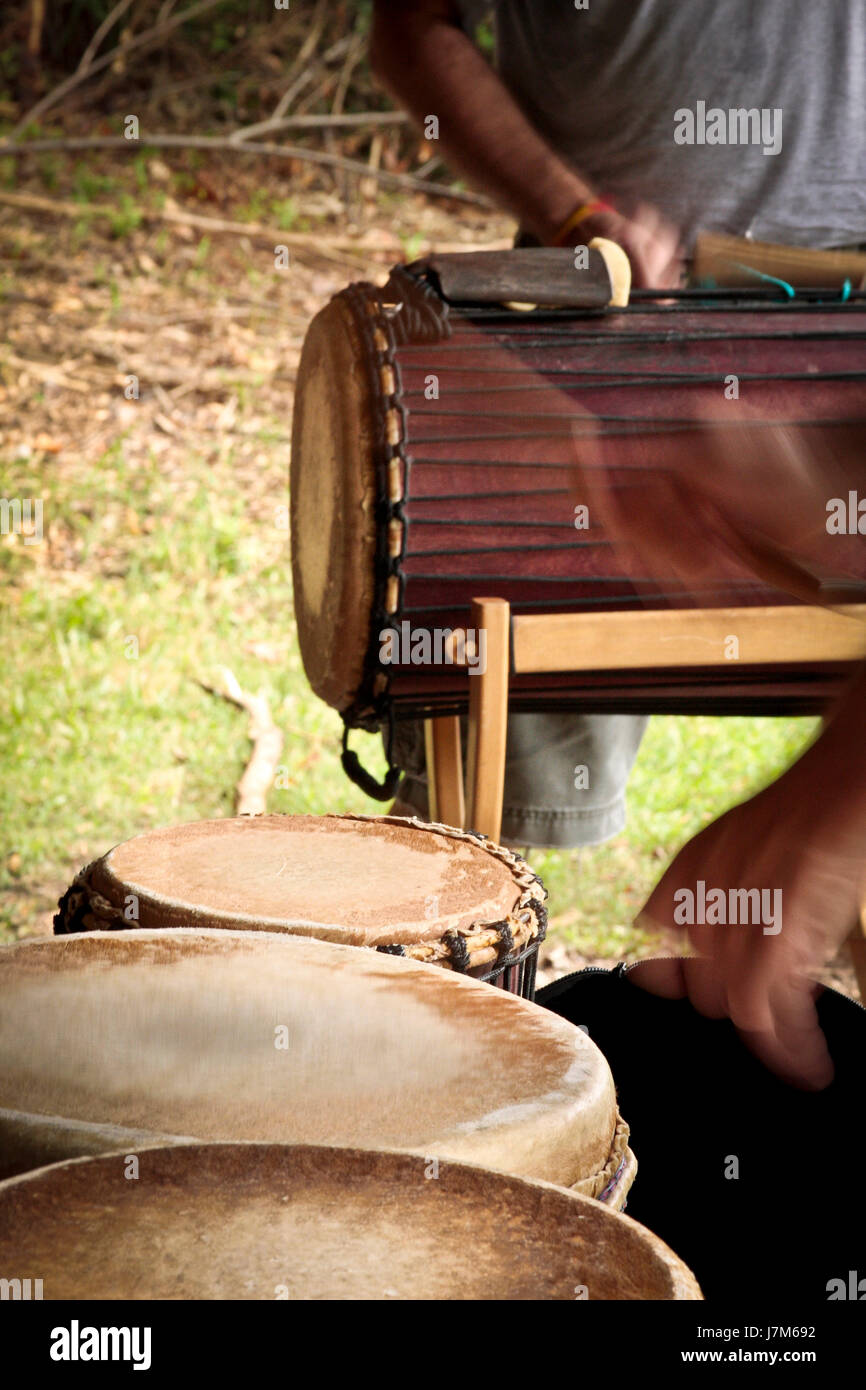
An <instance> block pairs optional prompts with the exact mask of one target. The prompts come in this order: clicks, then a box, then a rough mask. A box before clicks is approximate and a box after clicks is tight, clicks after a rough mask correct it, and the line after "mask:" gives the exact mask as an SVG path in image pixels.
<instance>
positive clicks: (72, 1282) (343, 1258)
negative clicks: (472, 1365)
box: [0, 1144, 701, 1300]
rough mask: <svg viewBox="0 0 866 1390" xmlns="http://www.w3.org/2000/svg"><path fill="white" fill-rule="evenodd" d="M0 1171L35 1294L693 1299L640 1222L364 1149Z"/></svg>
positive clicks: (679, 1270)
mask: <svg viewBox="0 0 866 1390" xmlns="http://www.w3.org/2000/svg"><path fill="white" fill-rule="evenodd" d="M137 1161H138V1172H137V1175H136V1177H135V1178H134V1179H132V1178H131V1177H130V1173H129V1164H128V1163H127V1162H126V1161H125V1159H124V1157H123V1156H122V1155H115V1156H113V1157H101V1158H95V1159H85V1160H79V1161H78V1162H71V1163H61V1164H57V1165H55V1166H53V1167H50V1168H43V1169H41V1170H40V1171H39V1172H37V1173H33V1174H28V1175H26V1176H24V1177H19V1178H16V1179H13V1180H11V1181H8V1182H4V1183H0V1248H2V1250H3V1253H4V1259H5V1260H6V1262H7V1267H8V1268H10V1269H16V1270H26V1271H29V1270H32V1271H38V1277H39V1278H40V1279H41V1280H42V1296H43V1297H44V1298H46V1299H223V1300H225V1299H299V1300H310V1299H327V1300H345V1299H375V1300H387V1299H431V1300H432V1299H437V1300H438V1299H479V1300H481V1299H483V1300H488V1299H526V1300H535V1299H561V1300H574V1299H588V1300H594V1299H656V1300H662V1299H664V1300H673V1299H699V1298H700V1297H701V1294H700V1290H699V1288H698V1286H697V1284H696V1282H695V1280H694V1278H693V1276H692V1275H691V1273H690V1272H689V1270H688V1269H686V1267H685V1265H683V1264H682V1263H681V1262H680V1261H679V1260H678V1259H677V1257H676V1256H675V1255H674V1254H673V1253H672V1252H671V1251H670V1250H669V1249H668V1248H667V1246H665V1245H663V1244H662V1242H661V1241H660V1240H658V1239H657V1238H656V1237H655V1236H654V1235H652V1234H651V1233H650V1232H649V1231H647V1230H645V1229H644V1228H643V1227H642V1226H639V1225H638V1224H637V1223H636V1222H634V1221H630V1220H629V1218H628V1217H626V1216H621V1215H619V1214H618V1213H616V1212H611V1211H608V1210H606V1209H605V1208H604V1207H602V1206H600V1205H599V1204H598V1203H597V1202H592V1201H590V1200H589V1199H587V1198H585V1197H579V1196H576V1195H574V1194H572V1193H568V1192H563V1191H562V1190H561V1189H559V1188H555V1187H551V1186H549V1185H548V1184H546V1183H539V1182H527V1181H525V1180H520V1179H517V1178H512V1177H506V1176H504V1175H502V1174H497V1173H489V1172H487V1171H485V1170H484V1169H481V1168H476V1167H470V1166H468V1165H466V1164H461V1163H442V1164H439V1165H438V1167H435V1168H434V1166H433V1165H432V1164H431V1163H429V1162H426V1161H425V1160H424V1159H423V1158H417V1157H412V1156H410V1155H407V1154H391V1153H375V1152H369V1151H367V1152H364V1151H360V1150H357V1149H354V1150H353V1149H339V1148H315V1147H307V1146H298V1147H290V1146H281V1145H276V1144H252V1145H244V1144H213V1145H207V1144H206V1145H192V1146H180V1147H174V1148H154V1149H144V1150H142V1151H141V1152H140V1153H139V1154H138V1155H137Z"/></svg>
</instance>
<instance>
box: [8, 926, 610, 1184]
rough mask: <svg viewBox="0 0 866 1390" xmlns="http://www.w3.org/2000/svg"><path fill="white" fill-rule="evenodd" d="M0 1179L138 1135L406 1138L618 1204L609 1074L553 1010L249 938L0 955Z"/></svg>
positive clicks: (262, 936) (86, 941)
mask: <svg viewBox="0 0 866 1390" xmlns="http://www.w3.org/2000/svg"><path fill="white" fill-rule="evenodd" d="M0 1056H2V1058H3V1068H2V1071H0V1173H2V1175H8V1174H11V1173H15V1172H21V1171H23V1170H24V1169H26V1168H32V1167H36V1166H37V1165H39V1164H42V1163H48V1162H52V1161H55V1160H57V1159H61V1158H68V1157H71V1156H73V1155H82V1154H95V1153H100V1152H105V1151H116V1150H120V1151H123V1152H134V1151H135V1150H136V1149H137V1148H138V1147H139V1146H141V1145H142V1144H145V1143H148V1142H150V1143H153V1142H155V1141H159V1142H162V1141H165V1140H166V1139H167V1140H173V1141H175V1142H177V1141H182V1140H190V1139H200V1140H258V1141H267V1142H278V1143H305V1144H345V1145H353V1146H358V1147H364V1148H371V1149H401V1150H411V1151H413V1152H415V1153H417V1154H420V1155H422V1156H425V1157H428V1158H437V1157H441V1158H447V1159H454V1160H461V1161H462V1160H465V1161H467V1162H470V1163H479V1164H484V1165H486V1166H487V1167H490V1168H495V1169H503V1170H505V1171H507V1172H510V1173H513V1174H516V1175H518V1176H520V1177H526V1178H540V1179H543V1180H545V1181H549V1182H554V1183H558V1184H561V1185H562V1186H565V1187H574V1188H576V1189H577V1190H579V1191H580V1192H582V1193H585V1194H586V1195H588V1196H590V1197H597V1198H600V1199H601V1200H603V1201H606V1202H609V1203H610V1204H612V1205H621V1204H622V1202H623V1201H624V1199H625V1195H626V1193H627V1191H628V1188H629V1186H630V1184H631V1181H632V1178H633V1176H634V1171H635V1161H634V1158H633V1156H632V1154H631V1151H630V1150H629V1148H628V1128H627V1126H626V1125H625V1124H624V1123H623V1121H622V1120H621V1119H620V1117H619V1115H618V1113H617V1107H616V1096H615V1092H614V1083H613V1078H612V1076H611V1073H610V1069H609V1067H608V1065H607V1062H606V1061H605V1059H604V1057H603V1056H602V1054H601V1052H599V1050H598V1048H597V1047H596V1046H595V1044H594V1043H592V1042H591V1041H590V1040H589V1039H588V1038H587V1037H586V1035H585V1034H584V1033H583V1032H582V1031H581V1030H580V1029H579V1028H575V1027H574V1026H573V1025H572V1024H571V1023H566V1022H564V1021H563V1020H561V1019H558V1018H556V1017H555V1016H554V1015H553V1014H549V1013H547V1012H546V1011H545V1010H542V1009H539V1008H537V1007H536V1005H534V1004H530V1003H528V1002H527V1001H525V1000H523V999H518V998H516V997H514V996H512V995H509V994H507V993H505V992H504V991H501V990H492V989H490V988H489V987H488V986H486V985H483V984H480V983H478V982H476V981H474V980H470V979H467V978H466V977H465V976H459V975H454V974H449V973H448V972H446V971H444V970H438V969H436V968H435V967H433V966H429V965H423V964H421V963H420V962H417V961H413V960H400V959H397V958H395V957H393V956H389V955H380V954H377V953H376V952H373V951H359V950H355V949H352V948H349V947H345V946H335V945H332V944H330V943H328V942H325V941H309V940H301V939H299V938H297V937H293V936H288V935H284V936H279V935H276V934H272V933H264V932H227V931H187V932H172V931H161V932H160V931H157V932H153V931H139V932H113V933H111V932H109V933H106V932H92V933H88V934H86V935H82V936H69V937H64V938H62V939H57V938H54V939H49V940H44V941H27V942H21V943H19V944H17V945H14V946H9V947H5V948H4V949H3V950H0Z"/></svg>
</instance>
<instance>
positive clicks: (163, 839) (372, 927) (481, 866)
mask: <svg viewBox="0 0 866 1390" xmlns="http://www.w3.org/2000/svg"><path fill="white" fill-rule="evenodd" d="M545 897H546V894H545V891H544V887H543V885H542V884H541V881H540V880H539V879H538V878H537V876H536V875H535V874H534V873H533V872H532V871H531V869H529V867H528V866H527V864H526V863H525V861H524V860H523V859H522V858H521V857H520V856H519V855H517V854H515V853H513V852H512V851H511V850H508V849H505V848H503V847H502V846H500V845H495V844H493V843H492V842H491V841H484V842H482V841H480V840H479V839H478V837H476V836H474V835H472V834H470V833H469V832H467V831H460V830H453V829H451V828H449V827H445V826H436V825H426V824H422V823H421V822H420V821H411V820H404V819H401V818H398V817H385V816H380V817H368V816H351V815H345V816H288V815H270V816H267V815H266V816H254V817H250V816H238V817H233V818H230V819H225V820H213V821H197V822H194V823H192V824H189V825H178V826H168V827H165V828H163V829H160V830H151V831H147V832H146V833H145V834H143V835H138V836H136V837H135V839H132V840H127V841H126V842H125V843H123V844H120V845H117V846H116V847H115V848H114V849H113V850H111V851H110V852H109V853H108V854H106V855H105V856H104V857H103V858H102V859H99V860H97V861H96V862H95V863H94V864H91V865H89V866H88V867H87V868H86V869H85V870H83V871H82V873H81V874H80V875H79V876H78V878H77V879H76V880H75V882H74V884H73V885H72V887H71V888H70V890H69V891H68V892H67V893H66V894H65V895H64V898H63V899H62V900H61V904H60V910H59V912H58V915H57V918H56V919H55V925H56V929H57V931H58V934H60V933H64V932H75V931H82V930H85V931H86V930H92V929H97V930H99V929H107V930H124V929H127V928H134V927H137V926H141V927H153V928H164V927H178V928H189V927H207V928H211V927H226V928H229V929H230V930H234V931H276V932H288V933H291V934H292V935H296V936H314V937H319V938H320V939H322V940H324V941H334V942H337V943H339V944H341V945H345V946H369V947H382V948H387V949H388V950H390V951H394V952H395V953H398V954H406V955H410V956H412V957H413V958H415V959H419V960H424V961H428V962H430V963H431V964H437V965H443V966H445V967H447V968H450V969H455V970H463V971H466V970H472V971H477V972H480V971H481V970H483V969H485V968H487V969H489V968H490V967H492V966H495V965H496V963H497V961H498V960H500V959H504V958H506V957H507V956H508V954H509V952H513V951H514V950H515V949H517V950H519V949H520V948H523V947H526V946H528V945H531V943H532V942H533V941H540V940H541V938H542V937H543V935H544V929H545V926H546V915H545V911H544V906H543V903H544V899H545Z"/></svg>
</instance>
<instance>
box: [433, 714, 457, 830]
mask: <svg viewBox="0 0 866 1390" xmlns="http://www.w3.org/2000/svg"><path fill="white" fill-rule="evenodd" d="M424 749H425V752H426V755H427V796H428V801H429V814H430V819H431V820H432V821H438V822H439V823H440V825H453V826H454V827H455V829H457V830H462V829H463V828H464V826H465V824H466V805H465V802H464V799H463V759H462V756H461V747H460V716H459V715H457V714H455V715H449V716H446V717H445V718H443V719H425V720H424Z"/></svg>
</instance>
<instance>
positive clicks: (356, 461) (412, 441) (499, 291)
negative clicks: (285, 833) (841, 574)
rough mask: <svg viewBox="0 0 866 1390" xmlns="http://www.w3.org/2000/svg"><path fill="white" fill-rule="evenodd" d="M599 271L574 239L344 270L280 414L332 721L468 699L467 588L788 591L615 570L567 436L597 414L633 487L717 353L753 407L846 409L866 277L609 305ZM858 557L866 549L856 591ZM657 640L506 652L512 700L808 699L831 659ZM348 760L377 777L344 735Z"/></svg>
mask: <svg viewBox="0 0 866 1390" xmlns="http://www.w3.org/2000/svg"><path fill="white" fill-rule="evenodd" d="M765 278H766V277H765ZM611 292H612V291H611V277H610V275H609V273H608V270H607V268H606V266H605V264H604V261H603V259H602V257H601V255H600V254H599V253H598V252H596V251H591V252H590V255H589V261H588V264H587V265H586V267H585V268H581V269H579V270H578V269H576V268H575V265H574V258H573V255H572V252H571V251H557V250H535V251H513V252H504V253H481V254H476V255H466V256H459V255H458V256H441V257H433V258H431V259H430V260H428V261H424V262H418V263H416V264H415V265H412V266H408V267H398V268H397V269H396V270H395V271H393V272H392V274H391V278H390V280H389V282H388V284H387V285H386V286H385V287H384V288H382V289H376V288H375V287H374V286H372V285H369V284H356V285H351V286H349V287H348V288H347V289H345V290H343V291H342V292H341V293H339V294H338V295H337V296H336V297H335V298H334V299H333V300H332V301H331V302H330V303H329V304H328V305H327V306H326V307H325V308H324V309H322V310H321V312H320V313H319V314H318V315H317V317H316V318H315V319H314V320H313V322H312V324H311V326H310V328H309V331H308V334H307V338H306V341H305V344H304V348H303V352H302V356H301V363H300V367H299V371H298V380H297V388H296V403H295V416H294V424H293V436H292V466H291V521H292V547H293V576H294V590H295V612H296V616H297V624H298V634H299V640H300V646H301V653H302V656H303V661H304V666H305V668H306V672H307V676H308V678H309V680H310V683H311V685H312V687H313V689H314V690H315V691H316V692H317V694H319V695H320V696H321V697H322V699H324V700H326V701H327V702H328V703H329V704H331V705H332V706H333V707H334V708H335V709H337V710H339V711H340V713H341V714H342V716H343V720H344V723H345V726H346V730H347V731H348V729H350V728H353V727H358V728H366V729H370V730H373V729H376V728H378V727H380V726H386V727H389V726H390V729H391V733H392V734H393V724H394V721H396V720H403V719H415V718H419V717H428V716H435V715H447V714H461V713H465V711H466V710H467V707H468V699H469V696H468V692H469V686H470V683H471V679H472V675H471V670H472V646H471V643H472V638H473V634H472V633H471V632H469V633H468V634H467V637H468V647H469V658H467V657H466V652H465V651H464V653H463V656H462V660H457V659H455V654H454V642H455V636H456V637H457V638H461V639H462V636H463V634H464V633H466V631H467V625H468V624H470V622H471V618H470V601H471V600H472V598H473V597H479V596H481V595H485V596H496V597H499V598H502V599H506V600H508V601H509V602H510V604H511V610H512V613H513V614H515V615H526V614H536V613H543V614H556V613H567V614H571V613H602V614H608V613H611V614H612V613H623V612H627V611H628V610H633V609H637V608H641V609H653V608H658V609H665V608H670V609H673V608H677V607H686V606H694V605H698V606H700V607H702V608H709V607H724V608H729V607H738V608H742V607H754V606H761V605H767V604H772V605H779V604H783V603H786V602H790V601H791V599H790V596H789V595H786V594H783V593H781V592H779V591H778V590H776V589H774V588H770V587H768V586H767V584H765V583H759V582H757V581H756V580H755V579H754V578H753V577H751V576H749V575H748V574H746V573H745V572H743V574H742V577H738V576H737V575H736V574H735V575H733V576H728V577H726V578H725V579H724V580H722V579H720V581H719V582H718V583H717V584H713V585H708V586H707V587H706V589H705V590H702V591H698V592H694V593H691V594H686V595H684V594H683V593H682V591H681V590H677V589H675V587H674V586H673V585H671V584H670V583H668V582H666V580H665V577H664V576H658V575H657V576H653V575H649V576H639V577H638V579H639V582H638V580H636V578H635V577H632V578H626V577H625V576H624V575H623V574H622V573H621V572H620V571H619V570H618V565H617V557H616V553H615V552H614V550H613V548H612V546H611V544H610V542H609V540H608V539H607V538H606V536H605V534H604V531H603V529H602V528H601V527H600V525H599V524H598V522H597V519H594V522H593V525H592V527H591V528H590V529H589V530H585V529H576V523H577V522H578V521H580V518H579V517H578V516H577V515H576V511H575V503H576V501H577V500H578V499H577V497H576V494H575V479H574V466H575V460H576V458H577V457H578V455H579V449H580V441H581V439H582V438H588V439H593V440H598V439H599V438H602V439H603V441H604V445H605V457H606V458H608V459H610V460H611V462H610V466H609V472H610V478H611V482H612V486H614V487H617V488H623V489H625V488H628V486H629V483H630V475H629V470H628V468H627V467H626V466H623V468H622V470H621V471H618V469H617V463H616V459H617V448H618V447H619V444H620V443H623V444H626V443H627V442H628V441H629V439H630V438H633V436H634V435H635V434H647V433H653V434H654V435H661V436H663V437H664V438H670V439H675V438H676V436H677V435H678V434H680V433H682V432H683V431H684V430H685V429H694V428H696V424H695V419H694V416H693V414H692V412H691V409H690V405H691V403H692V402H693V401H694V400H695V399H696V397H697V394H698V393H706V392H707V391H708V390H709V389H711V388H712V389H714V390H715V391H716V393H717V396H718V400H719V402H720V413H721V411H722V410H724V390H725V384H726V381H727V380H729V379H731V378H732V377H735V378H736V380H737V382H738V385H739V389H740V390H741V391H742V392H743V394H744V395H746V393H748V401H749V404H750V408H751V410H752V416H751V418H752V419H754V418H755V417H756V414H757V415H759V416H760V417H761V419H762V420H763V421H765V422H766V423H779V422H791V421H797V422H807V423H810V424H814V423H816V422H827V423H832V424H840V423H844V422H848V423H851V422H857V423H859V424H862V423H863V421H864V420H866V408H864V381H866V293H864V292H862V291H860V290H852V288H851V286H850V285H846V286H845V288H844V289H843V290H842V291H841V292H840V293H834V292H833V291H831V290H829V289H824V290H821V291H814V292H812V291H803V292H801V293H798V294H797V295H796V296H794V297H793V298H790V297H788V295H787V294H786V293H785V292H784V291H783V290H782V289H779V288H775V287H767V286H765V285H762V284H758V283H757V282H756V288H754V289H744V288H739V289H736V288H735V289H729V290H716V291H711V290H695V291H680V292H676V293H674V292H667V291H665V292H664V294H656V293H652V292H649V291H647V292H642V293H639V294H638V295H637V296H635V297H633V299H632V302H631V303H629V304H619V305H613V306H612V305H611V303H610V300H611ZM513 300H518V301H527V300H531V301H533V302H534V303H535V304H541V305H543V306H544V307H542V308H531V306H530V308H529V311H528V312H527V311H526V306H524V308H523V309H518V308H515V307H513V306H512V307H509V303H510V301H513ZM707 427H709V425H708V426H707ZM701 466H702V461H701V458H700V456H699V455H698V456H696V457H695V467H696V468H700V467H701ZM861 579H866V565H864V571H863V575H857V576H855V577H854V581H853V582H852V583H851V585H850V593H851V596H852V598H854V597H857V596H858V595H859V596H861V597H862V595H863V593H866V584H863V583H861V582H860V580H861ZM848 592H849V590H848V588H847V587H845V586H844V585H843V593H842V597H843V598H844V597H845V596H846V594H847V593H848ZM834 598H835V599H836V601H839V593H838V591H835V592H834ZM819 601H820V600H819ZM465 645H466V644H464V646H465ZM618 657H621V653H618ZM663 660H664V656H663V654H662V653H661V652H660V657H659V665H658V666H656V667H655V668H654V669H651V670H647V669H640V670H637V671H630V670H629V669H628V668H627V666H624V663H623V661H622V660H621V659H617V660H616V661H615V662H614V661H612V662H611V669H610V670H600V669H594V670H592V671H586V670H582V671H581V672H580V673H579V675H575V676H571V675H569V674H568V673H562V672H556V673H551V672H547V673H541V674H530V673H527V672H524V673H522V674H520V673H518V674H516V673H512V676H511V680H510V694H509V699H510V708H511V709H513V710H547V709H549V710H554V709H563V710H574V709H584V710H591V711H594V712H605V711H608V712H619V713H629V712H655V713H665V712H686V713H689V712H691V713H697V712H710V713H714V712H717V713H769V712H773V713H785V712H789V713H804V712H811V711H814V710H816V709H818V708H819V707H820V706H821V704H822V703H823V702H824V701H825V700H826V698H827V697H828V695H829V693H830V692H831V691H833V690H834V689H835V688H836V685H837V684H838V680H839V678H840V677H841V676H842V675H844V674H846V673H847V671H848V670H849V669H850V668H849V667H848V666H847V665H845V664H842V663H838V664H826V665H818V664H817V663H815V664H814V665H813V666H811V667H810V666H808V665H805V666H804V665H802V664H797V665H794V664H786V663H785V662H784V661H782V662H780V663H776V664H773V665H772V666H770V665H769V664H767V665H763V666H762V665H748V666H747V665H740V664H739V663H737V662H732V663H730V664H728V665H727V666H726V667H720V666H719V665H718V664H717V665H715V666H710V665H708V666H706V667H702V666H699V665H692V666H688V667H682V666H678V665H677V664H675V663H672V664H671V665H670V666H668V667H665V666H664V665H663V664H661V663H662V662H663ZM614 668H616V669H614ZM344 748H345V739H344ZM344 766H345V767H346V770H347V772H349V774H350V775H351V776H354V777H355V778H356V780H358V781H359V784H360V785H362V786H364V789H365V790H366V791H368V792H369V793H370V794H374V795H375V794H377V788H376V786H375V785H374V784H373V781H372V779H371V778H370V777H369V776H368V775H367V774H364V773H363V772H362V770H361V769H359V768H358V766H357V759H356V758H355V756H354V755H353V754H351V753H348V754H347V755H346V756H344ZM394 772H395V769H393V768H392V769H391V774H390V775H389V779H388V781H387V784H386V785H385V786H383V787H381V788H379V789H378V794H380V795H381V796H382V797H383V799H384V798H385V797H386V796H387V795H389V794H390V793H391V792H392V791H393V788H394V785H395V777H394V775H393V774H394Z"/></svg>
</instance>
